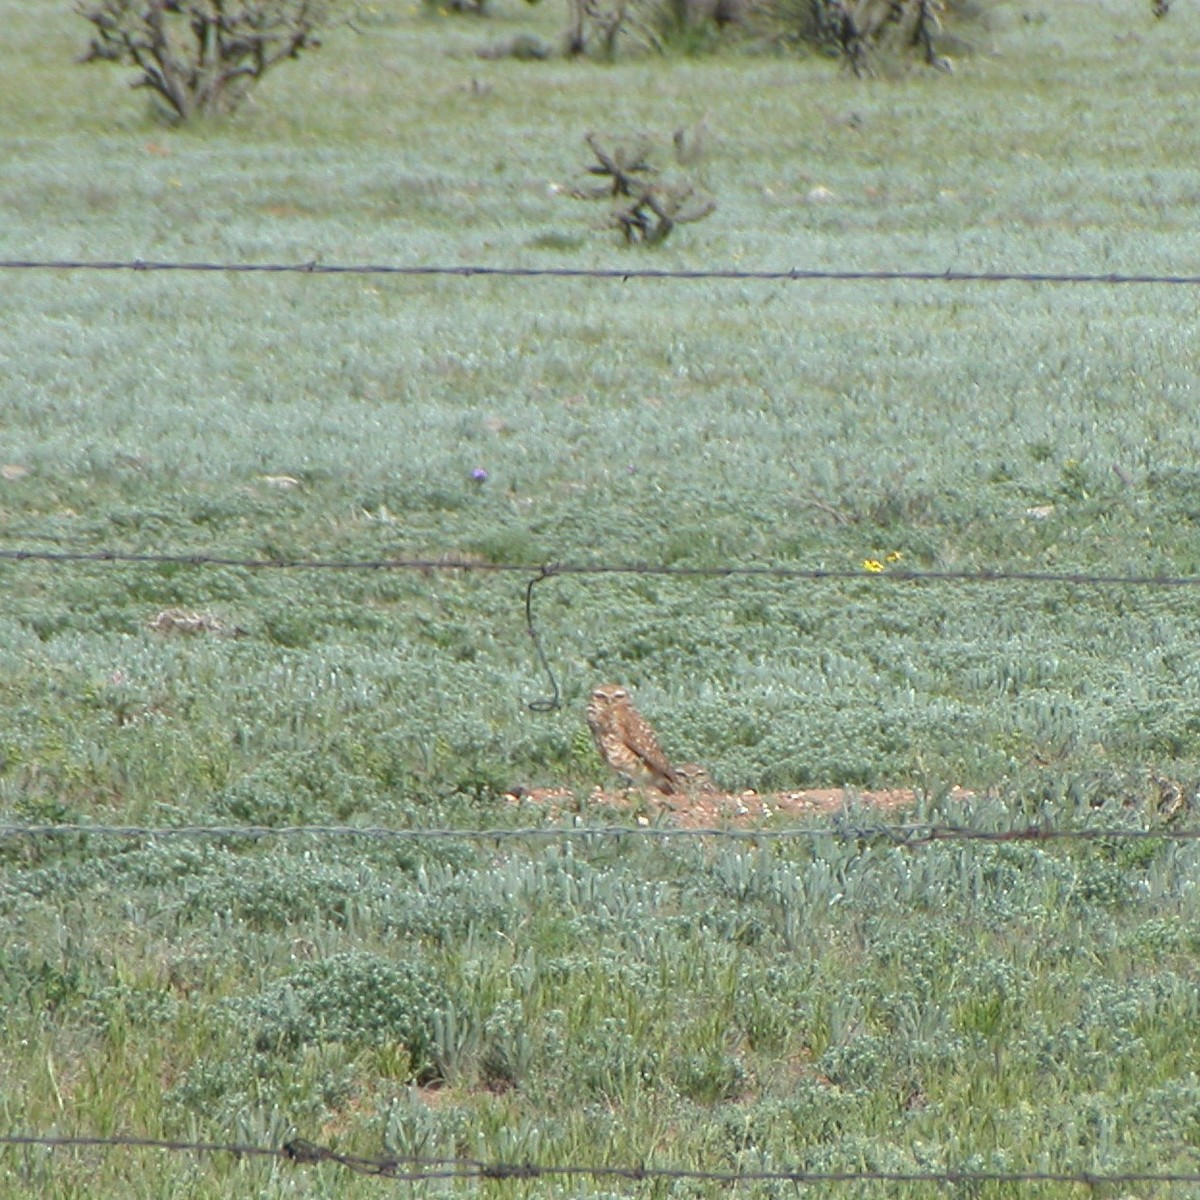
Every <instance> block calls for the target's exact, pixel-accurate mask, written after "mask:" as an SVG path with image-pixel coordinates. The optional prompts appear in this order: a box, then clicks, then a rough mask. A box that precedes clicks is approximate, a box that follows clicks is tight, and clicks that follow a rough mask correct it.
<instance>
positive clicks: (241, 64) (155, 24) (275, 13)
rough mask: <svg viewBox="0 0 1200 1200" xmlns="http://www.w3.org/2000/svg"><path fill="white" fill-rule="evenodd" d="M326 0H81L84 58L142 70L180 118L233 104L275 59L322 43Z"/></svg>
mask: <svg viewBox="0 0 1200 1200" xmlns="http://www.w3.org/2000/svg"><path fill="white" fill-rule="evenodd" d="M329 10H330V4H329V3H327V2H326V0H100V2H99V3H96V2H95V0H83V2H82V3H80V4H79V5H78V6H77V8H76V11H77V12H78V13H79V14H80V16H82V17H83V18H84V19H85V20H86V21H88V22H90V23H91V26H92V29H93V31H94V36H93V38H92V42H91V46H90V47H89V49H88V51H87V53H86V54H85V55H84V56H83V57H82V59H81V60H80V61H81V62H112V63H119V64H120V65H122V66H130V67H133V68H134V69H135V70H136V71H137V75H136V77H135V78H134V80H133V82H132V84H131V85H130V86H131V87H135V88H149V89H150V90H151V92H153V93H154V95H155V96H156V97H157V99H158V100H159V101H160V102H161V104H162V105H163V106H164V107H165V110H166V113H167V114H168V115H169V116H170V117H171V118H172V119H174V120H177V121H189V120H191V119H192V118H194V117H197V116H211V115H214V114H217V113H223V112H230V111H232V110H233V109H234V108H236V107H237V105H238V104H239V103H241V101H242V100H244V99H245V97H246V95H247V93H248V92H249V91H250V89H251V88H252V87H253V86H254V84H255V83H257V82H258V80H260V79H261V78H262V77H263V75H265V74H266V73H267V72H268V71H269V70H271V68H272V67H275V66H278V65H279V64H280V63H282V62H285V61H286V60H288V59H292V58H298V57H299V56H300V54H301V53H302V52H303V51H304V50H310V49H315V48H316V47H317V46H319V45H320V42H319V41H318V40H317V36H316V33H317V29H318V28H319V27H320V26H321V25H322V24H324V23H325V21H326V20H327V18H328V16H329Z"/></svg>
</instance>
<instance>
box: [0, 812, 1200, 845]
mask: <svg viewBox="0 0 1200 1200" xmlns="http://www.w3.org/2000/svg"><path fill="white" fill-rule="evenodd" d="M80 836H88V837H101V838H119V839H123V840H135V841H136V840H143V839H153V840H160V839H198V840H205V839H211V840H214V841H225V840H241V841H262V840H264V839H269V838H282V839H296V838H306V837H312V838H323V837H328V838H358V839H362V840H364V841H378V842H432V841H464V842H496V843H500V842H505V841H542V842H546V841H578V840H583V841H589V840H597V841H598V840H602V839H614V838H615V839H621V838H646V839H649V840H653V841H671V840H679V839H702V840H707V839H716V840H721V839H725V840H729V841H739V842H750V843H759V842H782V841H803V840H815V839H821V838H828V839H832V840H834V841H841V842H854V843H857V844H860V845H861V844H865V843H868V842H884V843H890V844H891V845H895V846H902V847H906V848H910V849H915V848H918V847H922V846H932V845H934V844H935V843H937V842H991V843H1013V842H1024V843H1036V842H1042V843H1046V842H1071V841H1078V842H1101V843H1103V842H1120V841H1174V842H1190V841H1200V828H1194V827H1189V826H1166V825H1164V826H1161V827H1156V828H1153V829H1138V828H1133V827H1130V826H1120V825H1117V826H1105V827H1081V828H1057V827H1055V826H1053V825H1044V824H1043V825H1022V826H1018V827H1016V828H1014V829H976V828H971V827H969V826H965V825H949V824H937V823H932V824H931V823H913V824H900V825H888V824H879V823H869V824H860V823H856V822H855V821H853V820H851V819H845V820H842V819H839V820H837V822H836V823H835V824H832V825H824V826H797V827H793V828H786V829H743V828H725V827H723V826H708V827H688V826H673V825H661V826H660V825H587V824H578V825H531V826H511V827H509V826H497V827H495V828H492V829H475V828H462V829H454V828H436V829H434V828H421V827H416V828H408V829H392V828H387V827H383V826H371V825H101V824H96V825H91V824H66V823H63V824H53V825H34V824H30V825H21V824H4V825H0V841H3V840H5V839H19V838H56V837H80Z"/></svg>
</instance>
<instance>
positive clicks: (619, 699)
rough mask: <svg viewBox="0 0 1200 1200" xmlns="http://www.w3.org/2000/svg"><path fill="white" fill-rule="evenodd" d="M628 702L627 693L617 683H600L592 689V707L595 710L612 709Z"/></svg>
mask: <svg viewBox="0 0 1200 1200" xmlns="http://www.w3.org/2000/svg"><path fill="white" fill-rule="evenodd" d="M628 700H629V692H628V691H627V690H626V689H625V688H623V687H622V686H621V685H620V684H619V683H602V684H600V685H599V686H598V687H594V688H592V705H593V707H595V708H612V707H613V706H614V705H617V704H623V703H625V702H627V701H628Z"/></svg>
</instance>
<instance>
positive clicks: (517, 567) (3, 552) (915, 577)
mask: <svg viewBox="0 0 1200 1200" xmlns="http://www.w3.org/2000/svg"><path fill="white" fill-rule="evenodd" d="M0 561H6V562H14V563H24V562H44V563H52V564H56V565H66V564H70V563H113V564H120V563H125V564H133V565H142V566H181V567H228V568H236V569H240V570H248V571H418V572H426V573H428V572H432V571H461V572H464V573H469V572H482V573H485V574H487V573H495V574H512V575H530V576H535V577H536V578H535V579H534V580H533V582H535V583H536V582H540V580H542V579H548V578H551V577H553V576H558V575H657V576H664V577H668V578H678V579H686V578H708V579H725V578H759V579H801V580H809V581H813V582H820V581H821V580H850V579H854V580H860V581H870V582H872V583H877V582H884V581H886V582H891V583H956V582H957V583H1062V584H1071V585H1074V586H1077V587H1170V588H1186V587H1197V586H1200V575H1161V574H1160V575H1147V574H1132V573H1130V574H1101V573H1091V572H1087V571H1025V570H1018V571H1011V570H1002V569H997V570H991V569H986V568H985V569H983V570H974V571H971V570H966V569H962V570H958V569H955V570H942V571H918V570H911V569H909V568H895V567H891V566H889V567H888V568H887V569H886V570H883V571H869V570H865V569H863V568H862V567H858V568H853V567H782V566H771V565H768V564H762V565H748V564H739V563H727V564H724V565H722V566H709V567H687V566H676V565H674V564H669V563H632V562H624V563H570V562H546V563H497V562H480V561H478V560H475V559H462V558H372V559H364V558H354V559H330V558H325V559H321V558H236V557H231V556H227V555H219V554H202V553H196V554H189V553H183V552H180V553H161V554H160V553H141V552H133V551H123V550H38V549H0Z"/></svg>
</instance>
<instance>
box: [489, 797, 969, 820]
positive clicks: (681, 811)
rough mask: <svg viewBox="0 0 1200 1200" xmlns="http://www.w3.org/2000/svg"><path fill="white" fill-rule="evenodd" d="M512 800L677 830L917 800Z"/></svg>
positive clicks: (555, 811)
mask: <svg viewBox="0 0 1200 1200" xmlns="http://www.w3.org/2000/svg"><path fill="white" fill-rule="evenodd" d="M969 795H970V793H969V792H967V791H965V790H963V789H962V788H955V789H954V791H952V792H951V796H952V797H955V798H966V797H967V796H969ZM509 801H510V802H511V803H512V804H530V805H534V806H536V807H538V808H541V809H543V810H545V811H546V814H547V815H548V816H550V817H551V818H557V817H558V816H560V815H564V814H567V813H571V814H581V813H584V814H586V813H588V812H596V811H598V810H603V809H616V810H617V811H618V812H636V813H637V814H638V820H639V821H640V822H644V823H647V824H648V823H650V822H651V821H653V820H656V819H665V820H666V822H667V823H668V824H671V825H676V826H678V827H679V828H681V829H708V828H717V827H721V826H735V827H736V826H748V825H757V824H759V823H761V822H762V821H763V820H765V819H767V818H770V817H783V818H785V819H787V818H796V817H810V816H819V815H821V814H830V815H832V814H835V813H840V812H843V811H845V810H847V809H849V808H856V809H863V808H868V809H874V810H877V811H878V812H880V813H884V814H890V813H896V812H901V811H903V810H904V809H906V808H911V807H912V806H913V805H914V804H916V802H917V796H916V793H915V792H914V791H913V790H912V789H911V788H889V789H886V790H884V791H877V792H860V791H855V790H853V789H850V788H812V789H808V790H805V791H800V792H767V793H761V794H760V793H759V792H708V791H705V792H700V793H697V794H693V795H684V796H664V795H663V794H662V793H661V792H656V791H653V790H642V789H638V788H632V789H629V790H627V791H617V792H606V791H603V790H601V789H600V788H597V789H596V790H595V791H593V792H591V793H589V794H588V795H587V796H583V797H581V796H579V795H578V794H576V793H575V792H572V791H571V790H570V789H569V788H537V789H533V790H530V791H526V790H524V789H518V790H514V791H513V792H511V793H509Z"/></svg>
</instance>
